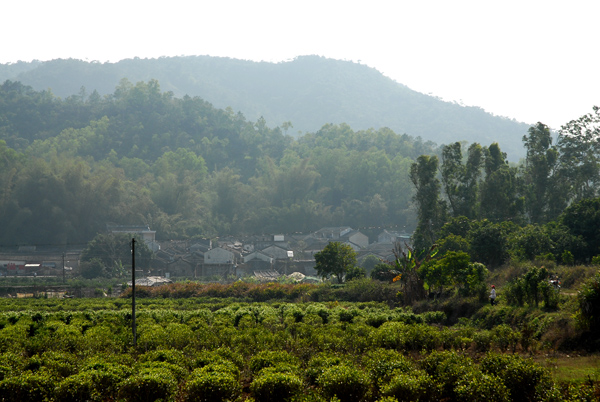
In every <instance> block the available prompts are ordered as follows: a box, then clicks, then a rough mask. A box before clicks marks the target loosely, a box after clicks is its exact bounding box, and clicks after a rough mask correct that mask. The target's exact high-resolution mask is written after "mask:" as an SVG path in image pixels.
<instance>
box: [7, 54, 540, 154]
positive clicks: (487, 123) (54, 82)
mask: <svg viewBox="0 0 600 402" xmlns="http://www.w3.org/2000/svg"><path fill="white" fill-rule="evenodd" d="M122 78H127V79H129V81H131V82H138V81H145V82H147V81H149V80H151V79H156V80H158V81H159V82H160V84H161V87H162V89H163V90H165V91H172V92H173V95H174V96H176V97H183V96H185V95H189V96H191V97H194V96H199V97H201V98H202V99H204V100H206V101H208V102H210V103H211V104H213V105H214V106H215V107H217V108H221V109H225V108H227V107H231V108H232V109H233V110H234V112H237V111H241V112H242V113H243V114H244V115H245V116H246V118H248V119H249V120H252V121H256V120H258V119H259V118H260V117H261V116H262V117H264V118H265V119H266V120H267V121H268V122H269V123H270V124H271V125H273V126H282V125H283V124H284V123H286V122H290V123H291V124H292V125H293V127H292V128H290V129H289V130H288V133H289V134H291V135H293V136H296V135H297V133H299V132H303V133H304V132H315V131H317V130H319V129H320V128H321V127H322V126H323V125H325V124H342V123H346V124H348V125H349V126H350V127H352V128H353V129H354V130H368V129H370V128H374V129H375V130H377V129H379V128H382V127H389V128H391V129H392V130H393V131H394V132H396V133H399V134H408V135H410V136H412V137H419V136H420V137H422V138H423V139H424V140H426V141H427V140H428V141H433V142H436V143H437V144H448V143H451V142H455V141H463V140H464V141H467V142H475V141H477V142H481V143H486V144H490V143H492V142H499V143H500V144H501V146H502V148H503V149H504V150H505V151H507V152H508V155H509V158H511V160H512V161H518V160H519V158H521V157H524V156H525V154H524V152H523V148H522V146H521V141H520V140H521V136H522V135H523V132H525V131H526V130H527V127H528V126H527V125H526V124H524V123H519V122H516V121H514V120H511V119H508V118H503V117H498V116H493V115H490V114H488V113H486V112H485V111H484V110H482V109H480V108H477V107H464V106H461V105H458V104H455V103H448V102H443V101H441V100H439V99H437V98H434V97H432V96H428V95H424V94H421V93H418V92H415V91H413V90H411V89H409V88H408V87H406V86H404V85H402V84H399V83H397V82H395V81H393V80H391V79H389V78H387V77H385V76H384V75H382V74H381V73H379V72H378V71H377V70H375V69H372V68H369V67H367V66H365V65H361V64H357V63H353V62H349V61H340V60H332V59H326V58H323V57H318V56H304V57H299V58H296V59H294V60H293V61H289V62H282V63H267V62H260V63H259V62H251V61H244V60H236V59H229V58H218V57H209V56H193V57H168V58H167V57H165V58H160V59H129V60H123V61H120V62H118V63H99V62H85V61H80V60H52V61H48V62H32V63H22V62H20V63H15V64H8V65H0V82H4V81H5V80H7V79H10V80H12V81H20V82H22V83H23V84H26V85H30V86H32V87H33V88H34V89H36V90H47V89H50V90H51V91H52V92H53V93H54V94H55V95H57V96H60V97H61V98H63V99H66V98H67V97H69V96H71V95H73V94H77V93H80V91H81V89H82V87H84V88H85V90H86V91H87V93H88V94H90V93H92V92H93V91H94V90H96V91H97V92H98V94H99V95H101V96H103V95H109V94H112V92H113V90H114V88H115V86H117V85H118V83H119V82H120V80H121V79H122ZM529 123H534V122H529Z"/></svg>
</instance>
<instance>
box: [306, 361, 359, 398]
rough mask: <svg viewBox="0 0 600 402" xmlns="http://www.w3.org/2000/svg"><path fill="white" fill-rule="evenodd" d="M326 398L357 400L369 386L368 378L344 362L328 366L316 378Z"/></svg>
mask: <svg viewBox="0 0 600 402" xmlns="http://www.w3.org/2000/svg"><path fill="white" fill-rule="evenodd" d="M317 384H318V385H319V386H320V387H321V389H322V391H323V394H324V395H325V396H326V397H327V398H333V397H335V398H337V399H339V400H340V401H341V402H359V401H360V400H362V398H363V397H364V396H365V394H366V393H367V391H368V388H369V379H368V377H367V376H366V375H365V373H363V372H362V371H360V370H359V369H356V368H354V367H352V366H347V365H344V364H340V365H335V366H332V367H329V368H327V369H325V370H324V371H323V373H322V374H321V375H320V376H319V377H318V378H317Z"/></svg>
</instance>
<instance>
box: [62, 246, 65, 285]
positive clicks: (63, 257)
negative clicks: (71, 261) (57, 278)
mask: <svg viewBox="0 0 600 402" xmlns="http://www.w3.org/2000/svg"><path fill="white" fill-rule="evenodd" d="M62 260H63V283H65V253H62Z"/></svg>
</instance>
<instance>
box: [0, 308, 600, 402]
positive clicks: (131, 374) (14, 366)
mask: <svg viewBox="0 0 600 402" xmlns="http://www.w3.org/2000/svg"><path fill="white" fill-rule="evenodd" d="M137 304H138V311H137V314H136V323H137V328H136V329H137V331H136V335H137V339H136V341H137V342H136V344H135V345H134V342H133V333H132V329H131V323H132V314H131V307H130V302H129V301H128V300H123V299H117V300H115V299H112V300H107V299H87V300H57V301H52V300H43V299H38V300H7V299H3V300H0V328H1V329H0V379H1V380H0V400H4V401H9V400H10V401H17V400H18V401H44V400H47V401H157V400H162V401H235V400H255V401H283V400H290V401H337V400H339V401H341V402H345V401H357V402H358V401H386V402H392V401H396V400H397V401H417V400H418V401H430V400H431V401H437V400H448V401H474V400H485V401H510V400H513V401H537V400H539V401H546V400H548V401H550V400H578V401H579V400H598V389H597V386H595V384H594V383H589V384H586V383H583V384H579V383H578V384H575V383H573V384H560V383H557V382H556V381H554V380H553V378H552V376H551V375H550V373H549V372H548V371H547V370H546V369H545V368H543V367H541V366H539V365H537V364H535V363H533V362H532V361H531V360H529V359H527V358H524V357H521V355H523V352H526V351H527V349H528V347H530V342H531V340H526V337H524V334H523V333H521V332H519V331H517V330H514V329H512V328H511V327H509V326H507V325H498V326H495V327H493V328H490V329H487V330H481V329H478V328H476V327H475V326H473V325H470V324H469V323H468V322H463V323H462V325H455V326H452V327H448V326H443V325H440V323H441V322H443V321H444V319H445V316H444V314H443V313H441V312H429V313H424V314H413V313H412V312H411V311H410V310H406V309H402V308H390V307H388V306H387V305H385V304H381V303H342V304H340V303H336V302H330V303H232V302H224V301H223V300H220V301H218V302H210V301H202V300H199V299H180V300H169V299H141V300H138V303H137ZM515 352H521V353H515Z"/></svg>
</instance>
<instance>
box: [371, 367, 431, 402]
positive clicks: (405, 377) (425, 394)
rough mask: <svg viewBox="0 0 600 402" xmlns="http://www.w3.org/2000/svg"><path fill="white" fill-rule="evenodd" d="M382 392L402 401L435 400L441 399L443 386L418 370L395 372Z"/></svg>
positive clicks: (382, 388)
mask: <svg viewBox="0 0 600 402" xmlns="http://www.w3.org/2000/svg"><path fill="white" fill-rule="evenodd" d="M381 393H382V395H384V396H393V397H395V398H397V399H398V400H400V401H435V400H439V397H440V394H441V387H440V386H439V384H436V383H435V382H434V381H433V379H432V378H431V376H429V375H427V374H426V373H425V372H423V371H420V370H417V371H413V372H412V373H410V374H408V373H397V374H395V375H394V376H393V377H392V378H391V380H390V382H389V383H388V384H386V385H384V386H382V387H381Z"/></svg>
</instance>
